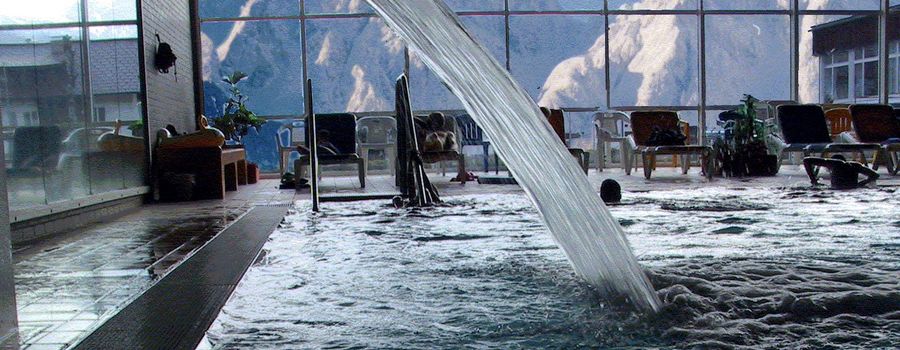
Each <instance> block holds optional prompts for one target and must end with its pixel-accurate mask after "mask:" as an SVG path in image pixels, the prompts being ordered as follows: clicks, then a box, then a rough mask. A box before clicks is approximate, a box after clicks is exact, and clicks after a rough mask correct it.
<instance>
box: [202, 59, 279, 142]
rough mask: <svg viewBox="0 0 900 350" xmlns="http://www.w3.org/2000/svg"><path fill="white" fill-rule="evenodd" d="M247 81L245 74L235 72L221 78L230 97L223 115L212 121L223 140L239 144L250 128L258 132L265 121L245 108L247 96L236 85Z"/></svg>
mask: <svg viewBox="0 0 900 350" xmlns="http://www.w3.org/2000/svg"><path fill="white" fill-rule="evenodd" d="M244 79H247V74H246V73H244V72H241V71H235V72H234V73H232V74H231V75H229V76H225V77H222V81H223V82H225V83H226V84H228V92H229V93H230V94H231V96H230V97H229V98H228V102H226V103H225V109H224V110H225V115H223V116H221V117H219V118H215V119H214V120H213V127H215V128H216V129H219V130H220V131H222V133H223V134H225V138H226V139H228V140H233V141H234V142H236V143H238V144H241V143H242V142H241V140H242V139H243V138H244V136H247V133H249V132H250V128H254V129H256V131H257V132H259V130H260V128H261V127H262V125H263V124H265V123H266V121H265V120H264V119H262V118H260V117H258V116H256V114H254V113H253V112H251V111H250V109H249V108H247V103H246V102H247V100H248V98H247V96H244V94H243V93H241V90H240V88H238V83H240V82H241V81H243V80H244Z"/></svg>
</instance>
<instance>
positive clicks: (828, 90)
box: [820, 68, 834, 103]
mask: <svg viewBox="0 0 900 350" xmlns="http://www.w3.org/2000/svg"><path fill="white" fill-rule="evenodd" d="M823 74H824V75H823V76H822V81H821V82H820V84H822V96H821V98H822V100H821V101H823V102H825V103H832V102H834V68H825V71H824V72H823Z"/></svg>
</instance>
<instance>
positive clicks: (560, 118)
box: [541, 107, 591, 175]
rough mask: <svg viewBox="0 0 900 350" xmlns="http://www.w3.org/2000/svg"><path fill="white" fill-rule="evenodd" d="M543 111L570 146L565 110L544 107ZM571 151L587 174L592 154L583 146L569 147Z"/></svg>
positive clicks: (562, 139) (554, 128) (561, 137)
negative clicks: (582, 147)
mask: <svg viewBox="0 0 900 350" xmlns="http://www.w3.org/2000/svg"><path fill="white" fill-rule="evenodd" d="M541 111H542V112H544V116H545V117H547V121H549V122H550V126H552V127H553V130H554V131H556V134H557V135H559V139H560V140H561V141H562V142H563V144H564V145H566V147H567V148H568V147H569V143H568V141H567V137H566V118H565V115H564V114H563V111H562V110H561V109H547V108H544V107H542V108H541ZM569 153H571V154H572V156H573V157H575V160H576V161H578V165H580V166H581V169H582V170H584V174H585V175H587V173H588V168H589V167H590V164H591V161H590V157H591V154H590V153H588V152H585V151H584V149H581V148H569Z"/></svg>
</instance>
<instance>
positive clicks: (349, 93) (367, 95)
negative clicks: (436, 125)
mask: <svg viewBox="0 0 900 350" xmlns="http://www.w3.org/2000/svg"><path fill="white" fill-rule="evenodd" d="M307 34H308V38H309V39H308V40H309V41H308V43H309V49H308V54H309V60H310V62H309V63H308V67H309V70H310V71H309V77H310V79H312V80H313V91H314V92H315V93H314V94H313V98H315V110H316V112H317V113H331V112H363V111H385V110H393V109H394V80H395V79H396V78H397V77H398V76H399V75H400V74H402V73H403V66H404V64H405V56H404V48H405V47H404V45H403V42H402V41H400V39H399V38H397V37H395V36H394V35H393V34H392V32H391V31H390V30H389V29H388V28H387V27H386V26H385V25H384V24H383V22H382V21H381V19H379V18H374V17H373V18H342V19H316V20H310V21H309V22H307Z"/></svg>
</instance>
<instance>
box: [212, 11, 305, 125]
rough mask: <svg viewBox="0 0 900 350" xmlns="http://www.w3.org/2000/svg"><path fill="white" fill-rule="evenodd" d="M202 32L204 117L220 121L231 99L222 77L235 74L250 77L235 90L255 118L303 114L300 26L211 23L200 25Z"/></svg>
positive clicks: (271, 22) (282, 22) (278, 22)
mask: <svg viewBox="0 0 900 350" xmlns="http://www.w3.org/2000/svg"><path fill="white" fill-rule="evenodd" d="M202 30H203V33H202V46H203V57H202V58H203V92H204V113H205V114H206V115H207V116H209V117H216V116H220V115H222V113H223V112H222V109H223V106H224V104H225V101H227V99H228V96H229V95H228V89H227V84H225V83H224V82H222V77H224V76H228V75H231V74H232V73H234V72H235V71H241V72H244V73H246V74H247V75H248V78H247V79H246V80H244V81H243V82H241V83H240V85H239V87H240V89H241V92H242V93H243V94H244V95H245V96H247V97H248V98H249V100H248V102H247V106H248V107H249V108H250V110H252V111H253V112H255V113H256V114H258V115H301V114H303V112H304V107H303V66H302V62H301V61H302V50H301V46H300V22H299V21H293V20H267V21H247V22H243V21H241V22H214V23H204V24H203V27H202ZM311 55H312V54H311Z"/></svg>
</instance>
